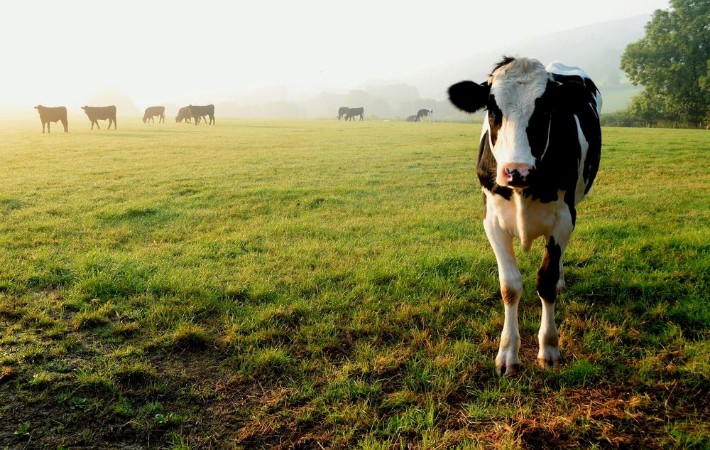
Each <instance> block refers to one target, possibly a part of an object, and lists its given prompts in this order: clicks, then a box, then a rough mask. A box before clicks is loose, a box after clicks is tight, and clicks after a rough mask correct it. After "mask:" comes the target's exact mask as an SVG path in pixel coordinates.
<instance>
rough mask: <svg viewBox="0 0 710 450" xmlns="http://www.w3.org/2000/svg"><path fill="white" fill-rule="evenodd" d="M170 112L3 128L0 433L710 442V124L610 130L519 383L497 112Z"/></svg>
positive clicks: (281, 444)
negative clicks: (553, 357)
mask: <svg viewBox="0 0 710 450" xmlns="http://www.w3.org/2000/svg"><path fill="white" fill-rule="evenodd" d="M166 119H167V123H166V124H161V125H159V124H149V125H144V124H142V123H141V122H140V118H132V119H126V118H121V117H119V118H118V130H117V131H113V130H110V131H106V130H103V129H102V130H101V131H96V130H94V131H93V132H92V131H89V123H88V120H86V119H84V120H72V119H71V118H70V132H69V133H66V134H65V133H63V132H60V131H59V130H60V129H61V126H55V127H54V130H55V131H54V132H53V133H52V134H51V135H47V134H44V135H43V134H42V133H41V124H40V122H39V119H38V118H37V119H35V120H27V121H24V120H23V121H16V122H9V123H8V122H3V123H2V124H0V140H1V142H2V146H0V180H1V181H2V183H1V184H0V214H1V217H2V220H1V221H0V248H1V249H2V251H1V252H0V330H2V333H1V334H0V399H2V401H1V402H0V448H11V449H16V448H28V449H34V448H36V449H55V448H56V449H60V448H63V449H78V448H82V449H83V448H97V449H98V448H101V449H111V448H116V449H118V448H121V449H127V448H131V449H133V448H148V447H150V448H170V449H202V448H237V449H254V448H282V449H287V448H289V449H290V448H299V449H318V448H331V449H352V448H360V449H368V450H375V449H395V448H396V449H400V448H415V449H432V448H452V449H453V448H457V449H478V448H607V447H624V448H708V446H710V425H709V424H710V402H708V401H707V399H708V396H709V395H710V380H709V379H708V376H709V374H710V344H709V343H708V342H709V341H708V338H710V328H709V325H710V309H709V308H708V290H709V289H710V225H709V224H710V196H709V194H708V186H710V175H709V172H708V170H706V167H705V166H707V162H708V160H710V132H707V131H706V130H660V129H620V128H619V129H616V128H607V129H604V144H603V155H602V165H601V169H600V172H599V176H598V178H597V183H596V185H595V187H594V188H593V190H592V192H591V194H590V196H589V197H588V198H587V199H586V200H584V202H582V203H581V204H580V207H579V209H578V226H577V229H576V231H575V233H574V235H573V237H572V241H571V243H570V247H569V250H568V252H567V257H566V273H565V277H566V280H567V285H568V290H567V291H566V292H565V293H564V294H563V295H562V296H561V298H560V300H559V304H558V313H557V323H558V326H559V328H560V334H561V351H562V353H563V357H564V358H565V363H564V365H563V367H562V368H561V369H560V370H557V371H543V370H541V369H539V368H537V367H536V365H535V364H534V360H535V355H536V352H537V348H536V345H537V339H536V334H537V328H538V326H539V311H540V308H539V300H538V299H537V297H536V294H535V288H534V285H535V281H534V280H535V271H536V269H537V266H538V264H539V262H540V256H541V253H542V244H541V242H537V243H536V245H534V246H533V249H532V251H531V252H530V253H528V254H522V253H521V254H520V255H519V262H520V265H521V269H522V271H523V274H524V283H525V288H526V291H525V294H524V298H523V301H522V304H521V333H522V339H523V349H522V354H521V363H522V364H523V367H522V369H521V373H520V374H519V375H517V376H516V377H513V378H503V379H501V378H498V377H497V376H496V375H495V370H494V367H493V358H494V357H495V353H496V350H497V345H498V337H499V334H500V329H501V327H502V321H503V309H502V306H501V299H500V295H499V293H498V279H497V274H496V266H495V258H494V256H493V253H492V251H491V250H490V247H489V245H488V243H487V241H486V238H485V236H484V233H483V229H482V226H481V219H482V202H481V193H480V191H479V189H478V184H477V180H476V179H475V153H476V150H475V145H476V142H477V140H478V134H479V130H480V125H472V124H448V123H434V124H429V123H407V122H383V121H377V122H376V121H365V122H362V123H353V122H348V123H344V122H338V121H336V120H331V121H259V120H236V119H231V120H230V119H220V117H219V116H217V125H215V126H206V125H203V124H201V125H199V126H194V125H187V124H176V123H174V120H173V119H171V118H166ZM104 124H105V122H102V128H105V126H104Z"/></svg>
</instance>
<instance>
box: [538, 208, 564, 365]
mask: <svg viewBox="0 0 710 450" xmlns="http://www.w3.org/2000/svg"><path fill="white" fill-rule="evenodd" d="M568 225H569V226H568V227H564V226H563V227H561V228H563V229H562V230H560V229H559V228H558V230H557V231H558V233H557V238H555V234H553V235H552V236H550V237H548V238H547V243H546V244H545V253H544V255H543V258H542V264H541V265H540V268H539V269H538V271H537V293H538V295H539V296H540V300H541V302H542V317H541V320H540V331H539V332H538V335H537V337H538V342H539V344H540V350H539V352H538V354H537V362H538V364H539V365H540V367H543V368H547V367H558V366H559V364H560V361H561V359H562V357H561V356H560V348H559V335H558V334H557V326H556V325H555V301H556V300H557V291H558V288H559V283H560V281H561V277H562V256H563V255H564V252H565V247H566V246H567V242H568V241H569V237H570V234H571V233H572V225H571V221H570V223H569V224H568Z"/></svg>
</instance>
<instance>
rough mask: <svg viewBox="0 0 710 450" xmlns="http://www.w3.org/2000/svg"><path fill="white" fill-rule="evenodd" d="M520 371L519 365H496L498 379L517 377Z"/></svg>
mask: <svg viewBox="0 0 710 450" xmlns="http://www.w3.org/2000/svg"><path fill="white" fill-rule="evenodd" d="M519 371H520V364H510V365H508V366H505V365H501V366H499V365H496V373H497V374H498V376H500V377H504V376H505V377H512V376H513V375H517V373H518V372H519Z"/></svg>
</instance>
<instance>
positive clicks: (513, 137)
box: [449, 57, 558, 187]
mask: <svg viewBox="0 0 710 450" xmlns="http://www.w3.org/2000/svg"><path fill="white" fill-rule="evenodd" d="M557 88H558V83H556V82H554V81H552V80H551V78H550V76H549V74H548V73H547V71H546V70H545V67H544V66H543V65H542V63H540V62H539V61H537V60H535V59H528V58H520V59H515V58H510V57H504V58H503V60H502V61H501V62H500V63H498V64H497V65H496V66H495V68H494V69H493V72H492V73H491V74H490V75H489V76H488V79H487V80H486V81H484V82H483V83H480V84H478V83H474V82H473V81H462V82H460V83H457V84H454V85H453V86H451V87H450V88H449V99H450V100H451V103H453V104H454V106H456V107H457V108H459V109H461V110H463V111H466V112H469V113H474V112H476V111H479V110H481V109H484V108H485V109H486V110H487V111H488V117H487V119H484V122H483V131H482V134H481V139H488V145H489V146H490V149H491V152H492V153H493V156H494V158H495V160H496V165H497V168H496V179H495V182H496V183H497V184H499V185H501V186H510V187H525V186H527V185H528V184H529V182H530V178H531V174H532V173H534V171H535V165H536V163H537V162H538V161H539V160H540V159H541V158H542V156H543V155H544V154H545V150H546V148H547V145H548V138H549V131H550V117H551V114H552V112H553V110H554V109H555V106H554V105H555V103H556V102H555V100H554V98H555V97H557V96H558V95H557V93H556V91H557Z"/></svg>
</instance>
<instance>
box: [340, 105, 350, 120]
mask: <svg viewBox="0 0 710 450" xmlns="http://www.w3.org/2000/svg"><path fill="white" fill-rule="evenodd" d="M348 109H350V108H348V107H347V106H341V107H340V108H338V120H340V119H342V118H343V117H345V116H346V115H347V114H348Z"/></svg>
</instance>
